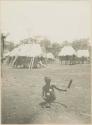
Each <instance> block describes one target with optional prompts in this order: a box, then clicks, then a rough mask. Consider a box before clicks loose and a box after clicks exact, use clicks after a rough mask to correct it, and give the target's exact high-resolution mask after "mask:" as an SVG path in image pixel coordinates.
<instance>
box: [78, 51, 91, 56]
mask: <svg viewBox="0 0 92 125" xmlns="http://www.w3.org/2000/svg"><path fill="white" fill-rule="evenodd" d="M77 57H89V51H88V50H78V51H77Z"/></svg>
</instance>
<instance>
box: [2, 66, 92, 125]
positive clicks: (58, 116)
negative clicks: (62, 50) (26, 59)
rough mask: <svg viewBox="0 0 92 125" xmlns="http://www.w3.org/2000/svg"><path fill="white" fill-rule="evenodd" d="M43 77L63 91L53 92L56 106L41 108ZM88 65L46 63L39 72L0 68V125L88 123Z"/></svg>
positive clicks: (89, 96) (89, 108) (89, 109)
mask: <svg viewBox="0 0 92 125" xmlns="http://www.w3.org/2000/svg"><path fill="white" fill-rule="evenodd" d="M44 76H50V77H51V78H52V83H53V84H54V83H55V84H56V85H57V86H58V87H60V88H66V87H67V85H68V82H69V80H70V79H71V78H72V80H73V83H72V86H71V88H70V89H68V91H67V92H59V91H57V90H56V91H55V92H56V96H57V100H56V101H57V102H59V103H61V104H65V105H67V108H65V107H64V106H63V105H60V104H58V103H54V104H52V106H51V108H44V109H43V108H41V107H40V105H39V103H41V102H42V101H43V100H42V97H41V92H42V87H43V85H44V84H45V83H44ZM90 88H91V87H90V65H89V64H84V65H81V64H80V65H71V66H70V65H60V64H49V65H48V66H47V68H40V69H32V70H28V69H12V68H10V67H7V66H2V105H1V106H2V123H3V124H29V123H30V124H31V123H32V124H34V123H36V124H37V123H90V118H91V116H90V113H91V99H90V98H91V92H90V91H91V90H90Z"/></svg>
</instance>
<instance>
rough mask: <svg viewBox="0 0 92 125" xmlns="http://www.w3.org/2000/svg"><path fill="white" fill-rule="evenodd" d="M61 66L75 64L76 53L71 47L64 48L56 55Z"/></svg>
mask: <svg viewBox="0 0 92 125" xmlns="http://www.w3.org/2000/svg"><path fill="white" fill-rule="evenodd" d="M58 56H59V60H60V62H61V64H63V63H64V64H75V63H76V51H75V50H74V48H73V47H72V46H64V47H63V48H62V49H61V51H60V53H59V54H58Z"/></svg>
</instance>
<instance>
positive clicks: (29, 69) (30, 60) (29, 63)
mask: <svg viewBox="0 0 92 125" xmlns="http://www.w3.org/2000/svg"><path fill="white" fill-rule="evenodd" d="M31 62H32V59H30V62H29V70H30V67H31Z"/></svg>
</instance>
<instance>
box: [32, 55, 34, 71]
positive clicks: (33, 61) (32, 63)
mask: <svg viewBox="0 0 92 125" xmlns="http://www.w3.org/2000/svg"><path fill="white" fill-rule="evenodd" d="M33 65H34V57H33V58H32V65H31V69H32V68H33Z"/></svg>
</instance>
